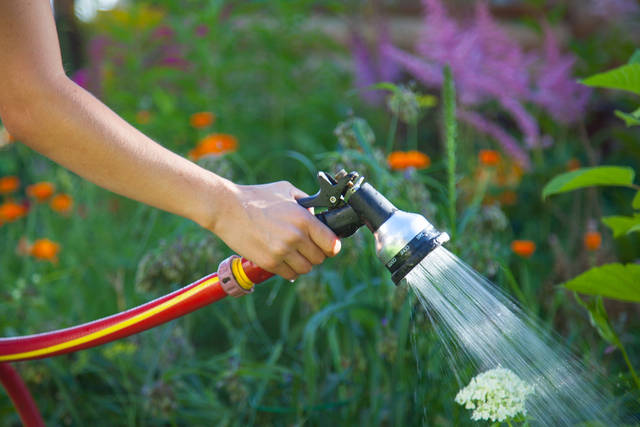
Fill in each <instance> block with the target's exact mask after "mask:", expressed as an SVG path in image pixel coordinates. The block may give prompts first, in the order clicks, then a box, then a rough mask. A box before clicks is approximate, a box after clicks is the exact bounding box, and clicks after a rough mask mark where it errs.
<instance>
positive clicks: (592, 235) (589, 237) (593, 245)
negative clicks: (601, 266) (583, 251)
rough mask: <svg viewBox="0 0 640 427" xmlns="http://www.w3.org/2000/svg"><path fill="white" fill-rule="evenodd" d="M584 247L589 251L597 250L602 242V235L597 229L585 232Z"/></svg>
mask: <svg viewBox="0 0 640 427" xmlns="http://www.w3.org/2000/svg"><path fill="white" fill-rule="evenodd" d="M583 241H584V247H585V248H587V250H589V251H597V250H598V249H600V245H601V244H602V235H601V234H600V233H598V232H597V231H587V232H586V233H585V234H584V240H583Z"/></svg>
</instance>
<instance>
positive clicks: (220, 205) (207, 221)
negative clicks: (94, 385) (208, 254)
mask: <svg viewBox="0 0 640 427" xmlns="http://www.w3.org/2000/svg"><path fill="white" fill-rule="evenodd" d="M237 198H238V186H237V185H236V184H234V183H233V182H231V181H229V180H228V179H226V178H223V177H221V176H218V175H215V174H213V173H211V176H210V178H209V180H208V182H207V183H206V186H205V189H204V196H203V197H198V199H199V201H200V203H199V205H200V208H199V209H198V212H197V213H196V216H195V217H194V218H192V219H193V220H194V221H195V222H196V223H198V224H199V225H200V226H201V227H203V228H206V229H207V230H209V231H211V232H213V233H214V234H216V235H218V236H219V235H220V230H219V228H220V226H221V225H220V224H221V222H222V221H221V219H222V218H223V217H224V216H226V215H230V214H231V210H232V206H233V205H234V204H235V201H236V200H237Z"/></svg>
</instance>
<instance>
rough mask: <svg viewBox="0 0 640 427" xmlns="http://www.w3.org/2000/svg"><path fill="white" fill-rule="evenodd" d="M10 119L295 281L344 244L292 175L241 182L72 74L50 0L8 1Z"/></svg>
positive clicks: (58, 154) (42, 148) (90, 175)
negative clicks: (120, 111) (122, 111)
mask: <svg viewBox="0 0 640 427" xmlns="http://www.w3.org/2000/svg"><path fill="white" fill-rule="evenodd" d="M0 64H2V65H0V117H1V118H2V121H3V123H4V124H5V126H6V127H7V129H8V131H9V132H10V133H11V134H12V135H13V136H14V137H16V139H18V140H20V141H22V142H23V143H24V144H26V145H28V146H29V147H31V148H32V149H34V150H36V151H38V152H39V153H41V154H43V155H45V156H47V157H49V158H50V159H52V160H53V161H55V162H57V163H59V164H61V165H63V166H64V167H66V168H68V169H70V170H71V171H73V172H75V173H77V174H78V175H80V176H82V177H84V178H85V179H87V180H89V181H92V182H94V183H96V184H98V185H100V186H102V187H104V188H106V189H108V190H111V191H113V192H115V193H118V194H121V195H124V196H127V197H129V198H132V199H135V200H138V201H140V202H143V203H146V204H148V205H151V206H154V207H157V208H159V209H163V210H165V211H168V212H171V213H174V214H177V215H180V216H182V217H185V218H188V219H191V220H193V221H195V222H197V223H198V224H200V225H201V226H202V227H204V228H206V229H208V230H210V231H212V232H213V233H214V234H216V235H217V236H219V237H220V238H221V239H222V240H223V241H224V242H225V243H226V244H227V245H228V246H229V247H230V248H231V249H233V250H234V251H236V252H238V253H239V254H240V255H243V256H244V257H246V258H248V259H251V260H252V261H254V262H255V263H256V264H258V265H259V266H260V267H262V268H264V269H266V270H268V271H271V272H273V273H275V274H278V275H280V276H282V277H284V278H286V279H290V280H291V279H294V278H296V277H297V276H298V275H299V274H305V273H308V272H309V271H310V270H311V267H312V266H313V265H317V264H320V263H321V262H323V261H324V259H325V257H327V256H334V255H335V254H337V253H338V251H339V250H340V241H339V240H338V239H337V238H336V236H335V234H334V233H333V232H332V231H331V230H330V229H329V228H327V227H325V226H324V225H323V224H322V223H320V222H319V221H318V220H317V219H315V218H314V217H313V215H312V214H311V213H310V212H308V211H307V210H306V209H304V208H302V207H300V206H299V205H298V204H297V203H296V201H295V200H296V199H298V198H300V197H304V196H305V195H306V194H305V193H304V192H302V191H300V190H298V189H297V188H295V187H294V186H293V185H291V184H290V183H288V182H276V183H272V184H265V185H256V186H243V185H237V184H234V183H233V182H231V181H229V180H226V179H224V178H222V177H220V176H218V175H216V174H214V173H212V172H209V171H207V170H205V169H203V168H201V167H199V166H198V165H196V164H194V163H192V162H190V161H189V160H187V159H185V158H183V157H181V156H179V155H177V154H175V153H173V152H171V151H169V150H167V149H166V148H164V147H162V146H161V145H159V144H157V143H156V142H154V141H153V140H151V139H150V138H148V137H147V136H145V135H144V134H142V133H141V132H139V131H138V130H137V129H135V128H134V127H133V126H131V125H129V124H128V123H127V122H126V121H124V120H123V119H122V118H120V117H119V116H118V115H117V114H116V113H114V112H113V111H111V110H110V109H109V108H108V107H107V106H106V105H104V104H103V103H102V102H100V101H99V100H98V99H96V98H95V97H94V96H93V95H91V94H90V93H89V92H87V91H85V90H84V89H82V88H81V87H79V86H77V85H76V84H75V83H74V82H72V81H71V80H70V79H69V78H68V77H67V76H66V75H65V73H64V69H63V67H62V60H61V56H60V48H59V45H58V38H57V34H56V29H55V23H54V20H53V14H52V11H51V8H50V5H49V2H48V1H46V0H2V1H0Z"/></svg>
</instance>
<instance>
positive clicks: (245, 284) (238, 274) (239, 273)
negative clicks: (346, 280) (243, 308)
mask: <svg viewBox="0 0 640 427" xmlns="http://www.w3.org/2000/svg"><path fill="white" fill-rule="evenodd" d="M231 272H232V273H233V275H234V277H235V278H236V281H237V282H238V285H240V287H242V289H246V290H247V291H250V290H251V288H253V282H252V281H251V279H249V277H248V276H247V273H245V272H244V268H242V259H241V258H234V259H233V262H232V263H231Z"/></svg>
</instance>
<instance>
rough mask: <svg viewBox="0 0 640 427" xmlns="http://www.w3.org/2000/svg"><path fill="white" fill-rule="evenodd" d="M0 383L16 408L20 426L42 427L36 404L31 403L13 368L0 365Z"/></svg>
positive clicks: (29, 396) (8, 365)
mask: <svg viewBox="0 0 640 427" xmlns="http://www.w3.org/2000/svg"><path fill="white" fill-rule="evenodd" d="M0 382H1V383H2V385H3V386H4V388H5V389H6V390H7V393H8V394H9V398H10V399H11V401H12V402H13V405H14V406H15V407H16V411H17V412H18V415H19V416H20V420H21V421H22V425H23V426H25V427H41V426H44V421H43V420H42V417H41V416H40V412H39V411H38V407H37V406H36V402H34V401H33V398H32V397H31V394H30V393H29V389H28V388H27V386H26V385H25V384H24V382H23V381H22V379H21V378H20V375H19V374H18V373H17V372H16V370H15V369H13V366H11V365H10V364H8V363H0Z"/></svg>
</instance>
